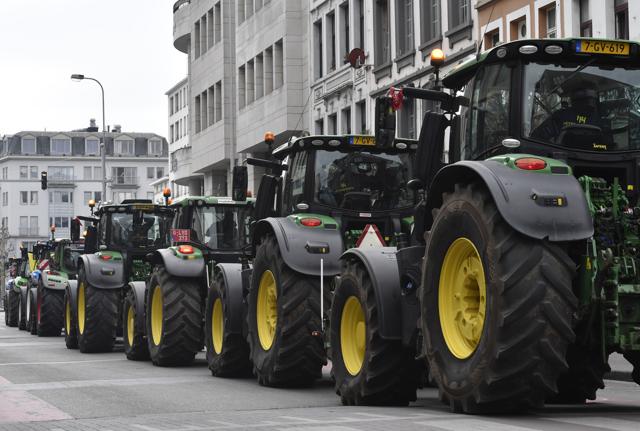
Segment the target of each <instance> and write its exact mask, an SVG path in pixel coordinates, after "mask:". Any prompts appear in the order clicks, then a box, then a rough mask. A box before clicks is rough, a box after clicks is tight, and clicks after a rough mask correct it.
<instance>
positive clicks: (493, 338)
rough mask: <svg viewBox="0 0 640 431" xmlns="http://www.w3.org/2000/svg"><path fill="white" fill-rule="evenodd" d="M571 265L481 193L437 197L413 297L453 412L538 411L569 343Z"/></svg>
mask: <svg viewBox="0 0 640 431" xmlns="http://www.w3.org/2000/svg"><path fill="white" fill-rule="evenodd" d="M574 272H575V265H574V263H573V262H572V261H571V260H570V258H569V257H568V255H567V254H566V253H565V252H564V251H563V250H562V249H560V248H559V247H557V246H554V245H552V244H550V243H548V242H546V241H541V240H536V239H532V238H528V237H525V236H523V235H521V234H519V233H517V232H516V231H515V230H514V229H512V228H511V227H510V226H509V225H507V224H506V223H505V222H504V220H503V219H502V217H501V216H500V214H499V213H498V211H497V209H496V207H495V204H494V203H493V200H492V198H491V196H490V195H489V194H488V193H487V192H486V191H485V189H484V188H483V187H482V186H479V185H476V184H472V185H460V184H456V185H455V190H454V191H453V192H451V193H445V194H444V195H443V204H442V207H441V208H440V210H439V211H436V212H435V216H434V222H433V225H432V227H431V232H430V234H429V235H428V240H427V248H426V259H425V261H424V266H423V280H422V287H421V289H420V292H419V295H418V296H419V299H420V306H421V316H422V319H421V320H422V330H423V334H424V336H425V338H424V342H425V351H426V354H427V358H428V360H429V366H430V371H431V374H432V376H433V377H434V378H435V380H436V382H437V384H438V387H439V390H440V396H441V399H442V400H443V401H444V402H446V403H448V404H449V405H450V406H451V409H452V410H453V411H463V412H465V413H494V412H506V411H512V410H519V409H524V408H528V407H539V406H542V405H543V404H544V400H545V399H548V398H550V397H551V396H553V395H554V394H555V393H557V387H556V382H557V380H558V377H559V376H560V375H561V374H562V373H563V372H565V371H566V370H567V363H566V359H565V358H566V353H567V349H568V346H569V345H570V344H571V343H572V342H573V341H574V338H575V336H574V331H573V329H572V323H573V322H572V319H573V317H572V316H573V312H574V310H575V308H576V306H577V299H576V297H575V295H574V294H573V292H572V278H573V276H574Z"/></svg>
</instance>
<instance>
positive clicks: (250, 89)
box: [246, 60, 255, 105]
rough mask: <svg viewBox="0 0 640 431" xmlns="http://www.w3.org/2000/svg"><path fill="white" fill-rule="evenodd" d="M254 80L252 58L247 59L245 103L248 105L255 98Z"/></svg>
mask: <svg viewBox="0 0 640 431" xmlns="http://www.w3.org/2000/svg"><path fill="white" fill-rule="evenodd" d="M254 80H255V74H254V69H253V60H249V61H248V62H247V88H246V90H247V105H249V104H250V103H253V101H254V100H255V91H254V90H255V87H254V82H255V81H254Z"/></svg>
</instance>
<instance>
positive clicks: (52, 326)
mask: <svg viewBox="0 0 640 431" xmlns="http://www.w3.org/2000/svg"><path fill="white" fill-rule="evenodd" d="M39 290H40V292H39V294H40V295H41V301H42V302H41V303H40V321H39V322H38V321H37V315H36V326H37V328H36V331H37V334H38V337H57V336H59V335H60V334H61V333H62V328H63V327H64V291H62V290H51V289H46V288H43V287H42V286H41V287H40V289H39ZM36 313H37V306H36Z"/></svg>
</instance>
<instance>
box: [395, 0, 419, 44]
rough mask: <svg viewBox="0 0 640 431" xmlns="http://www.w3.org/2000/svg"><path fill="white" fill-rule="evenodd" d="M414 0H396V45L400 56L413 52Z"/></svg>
mask: <svg viewBox="0 0 640 431" xmlns="http://www.w3.org/2000/svg"><path fill="white" fill-rule="evenodd" d="M414 45H415V43H414V40H413V0H396V46H397V49H398V53H397V55H398V56H402V55H403V54H406V53H409V52H413V50H414Z"/></svg>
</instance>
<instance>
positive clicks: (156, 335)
mask: <svg viewBox="0 0 640 431" xmlns="http://www.w3.org/2000/svg"><path fill="white" fill-rule="evenodd" d="M151 338H152V339H153V344H155V345H156V346H159V345H160V340H161V339H162V290H161V289H160V286H156V288H155V289H154V290H153V297H152V299H151Z"/></svg>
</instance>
